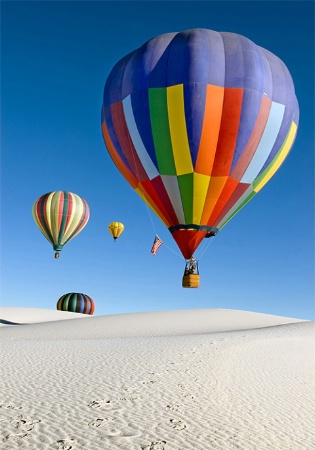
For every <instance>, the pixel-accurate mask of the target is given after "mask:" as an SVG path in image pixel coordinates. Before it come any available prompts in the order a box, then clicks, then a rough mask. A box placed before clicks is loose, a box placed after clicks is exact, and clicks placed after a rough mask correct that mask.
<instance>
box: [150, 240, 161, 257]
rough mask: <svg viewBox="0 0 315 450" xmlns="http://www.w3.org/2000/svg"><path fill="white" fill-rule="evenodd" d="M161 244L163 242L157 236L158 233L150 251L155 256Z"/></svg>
mask: <svg viewBox="0 0 315 450" xmlns="http://www.w3.org/2000/svg"><path fill="white" fill-rule="evenodd" d="M162 244H163V242H162V241H161V239H160V238H159V236H158V235H156V236H155V239H154V242H153V245H152V248H151V253H152V254H153V255H154V256H155V255H156V252H157V250H158V249H159V248H160V247H161V245H162Z"/></svg>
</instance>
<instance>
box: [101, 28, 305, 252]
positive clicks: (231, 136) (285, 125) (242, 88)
mask: <svg viewBox="0 0 315 450" xmlns="http://www.w3.org/2000/svg"><path fill="white" fill-rule="evenodd" d="M101 121H102V133H103V137H104V141H105V144H106V147H107V149H108V152H109V154H110V156H111V158H112V160H113V162H114V163H115V165H116V166H117V168H118V169H119V171H120V172H121V173H122V175H123V176H124V178H125V179H126V180H127V181H128V183H129V184H130V185H131V186H132V188H133V189H135V191H136V192H137V193H138V194H139V195H140V196H141V197H142V198H143V200H144V201H145V202H146V203H147V204H148V205H149V206H150V207H151V208H152V210H153V211H154V212H155V213H156V214H157V216H158V217H159V218H160V219H161V220H162V222H164V224H165V225H166V226H167V227H168V229H169V231H170V232H171V233H172V236H173V238H174V240H175V241H176V243H177V245H178V247H179V249H180V251H181V252H182V255H183V256H184V258H185V259H186V261H188V260H189V259H190V258H191V257H192V256H193V254H194V252H195V250H196V249H197V247H198V246H199V244H200V243H201V241H202V240H203V239H204V238H205V237H210V236H214V235H216V234H217V233H218V231H219V230H221V229H222V228H223V227H224V226H225V225H226V224H227V222H228V221H229V220H230V219H231V218H232V217H233V216H234V215H235V214H236V213H237V212H238V211H239V210H240V209H241V208H242V207H243V206H244V205H246V203H248V202H249V201H250V200H251V199H252V198H253V197H255V195H256V194H257V193H258V192H259V191H260V190H261V189H262V188H263V186H264V185H265V184H266V183H267V182H268V181H269V180H270V178H271V177H272V176H273V175H274V174H275V172H276V171H277V170H278V169H279V167H280V166H281V164H282V163H283V161H284V160H285V158H286V157H287V155H288V153H289V151H290V149H291V147H292V145H293V143H294V140H295V137H296V132H297V127H298V121H299V106H298V102H297V99H296V96H295V91H294V85H293V81H292V78H291V76H290V73H289V71H288V69H287V67H286V66H285V64H284V63H283V62H282V61H281V60H280V59H279V58H278V57H277V56H275V55H274V54H272V53H270V52H269V51H268V50H266V49H264V48H262V47H259V46H258V45H256V44H255V43H254V42H252V41H251V40H249V39H247V38H246V37H244V36H241V35H238V34H234V33H228V32H216V31H212V30H208V29H203V28H197V29H192V30H187V31H183V32H179V33H167V34H162V35H159V36H157V37H155V38H153V39H151V40H149V41H148V42H146V43H145V44H144V45H142V46H141V47H140V48H138V49H137V50H135V51H133V52H131V53H129V54H128V55H127V56H125V57H124V58H122V59H121V60H120V61H119V62H118V63H117V64H116V65H115V66H114V68H113V69H112V71H111V72H110V74H109V76H108V78H107V81H106V84H105V88H104V96H103V105H102V112H101Z"/></svg>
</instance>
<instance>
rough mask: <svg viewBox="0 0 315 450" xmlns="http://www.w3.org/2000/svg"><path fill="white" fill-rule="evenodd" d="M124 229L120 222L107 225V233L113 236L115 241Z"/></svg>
mask: <svg viewBox="0 0 315 450" xmlns="http://www.w3.org/2000/svg"><path fill="white" fill-rule="evenodd" d="M124 229H125V227H124V225H123V224H122V223H121V222H111V223H110V224H109V225H108V231H109V232H110V234H111V235H112V236H113V238H114V240H116V239H117V238H118V237H119V236H120V235H121V233H122V232H123V231H124Z"/></svg>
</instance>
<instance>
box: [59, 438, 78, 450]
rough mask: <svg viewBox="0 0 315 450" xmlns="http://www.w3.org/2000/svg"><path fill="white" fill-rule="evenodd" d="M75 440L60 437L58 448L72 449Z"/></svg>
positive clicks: (63, 449) (60, 449)
mask: <svg viewBox="0 0 315 450" xmlns="http://www.w3.org/2000/svg"><path fill="white" fill-rule="evenodd" d="M74 442H75V440H74V439H59V441H57V444H58V448H57V450H71V449H72V448H73V447H72V445H71V444H73V443H74Z"/></svg>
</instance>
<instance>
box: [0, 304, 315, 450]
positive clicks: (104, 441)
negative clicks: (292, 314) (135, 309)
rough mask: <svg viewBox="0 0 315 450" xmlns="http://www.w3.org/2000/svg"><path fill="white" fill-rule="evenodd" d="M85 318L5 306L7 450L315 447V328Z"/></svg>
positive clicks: (179, 315) (283, 322)
mask: <svg viewBox="0 0 315 450" xmlns="http://www.w3.org/2000/svg"><path fill="white" fill-rule="evenodd" d="M56 313H57V314H56ZM77 317H78V316H77V315H76V314H74V313H63V312H60V311H49V310H36V309H32V308H30V309H28V308H26V309H25V308H0V319H1V320H2V321H3V322H4V324H6V325H3V326H2V327H1V330H0V336H1V339H0V342H1V356H2V366H1V379H0V389H1V392H2V400H1V401H0V415H1V417H0V423H1V437H0V448H1V449H4V450H11V449H15V448H17V449H19V448H21V449H43V450H45V449H47V450H53V449H56V450H62V449H63V450H70V449H72V450H79V449H80V450H118V449H125V450H185V449H187V450H212V449H217V450H234V449H244V450H264V449H266V450H286V449H288V450H311V449H313V448H315V434H314V430H315V426H314V425H315V424H314V411H315V394H314V393H315V356H314V355H315V353H314V350H315V345H314V342H315V340H314V337H315V329H314V322H309V321H301V320H299V319H294V318H287V317H278V316H270V315H265V314H258V313H252V312H247V311H232V310H223V309H222V310H221V309H217V310H216V309H202V310H197V309H196V310H187V311H160V312H150V313H132V314H119V315H111V316H95V317H88V316H84V317H82V315H80V318H77ZM68 318H69V320H67V319H68ZM70 319H71V320H70ZM10 322H11V323H12V322H13V323H20V324H24V325H10V324H9V323H10ZM32 322H33V323H32Z"/></svg>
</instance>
